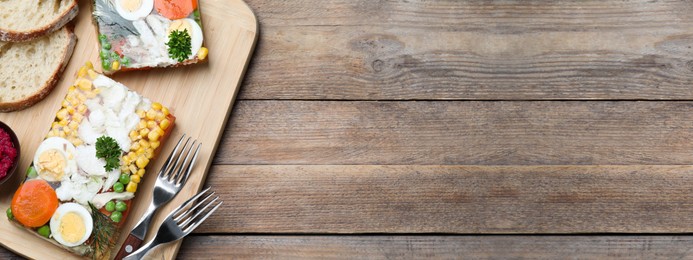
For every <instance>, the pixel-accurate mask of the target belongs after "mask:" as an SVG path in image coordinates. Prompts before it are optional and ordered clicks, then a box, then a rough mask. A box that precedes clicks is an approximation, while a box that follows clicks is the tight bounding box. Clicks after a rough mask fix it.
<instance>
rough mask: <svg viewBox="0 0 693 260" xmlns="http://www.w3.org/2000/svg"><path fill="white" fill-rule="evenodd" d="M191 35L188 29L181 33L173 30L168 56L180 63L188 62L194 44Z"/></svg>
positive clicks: (170, 35)
mask: <svg viewBox="0 0 693 260" xmlns="http://www.w3.org/2000/svg"><path fill="white" fill-rule="evenodd" d="M190 41H191V39H190V34H189V33H188V29H185V30H182V31H179V30H173V31H171V34H169V35H168V42H167V43H166V45H167V46H168V56H169V57H171V58H172V59H174V60H178V62H182V61H184V60H187V59H188V57H189V56H190V55H191V54H192V44H191V43H190Z"/></svg>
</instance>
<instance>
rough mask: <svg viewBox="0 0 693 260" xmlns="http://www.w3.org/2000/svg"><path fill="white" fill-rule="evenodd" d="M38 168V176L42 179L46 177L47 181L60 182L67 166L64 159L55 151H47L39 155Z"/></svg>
mask: <svg viewBox="0 0 693 260" xmlns="http://www.w3.org/2000/svg"><path fill="white" fill-rule="evenodd" d="M38 163H39V167H40V168H41V169H42V170H41V171H40V174H41V175H42V177H44V175H47V176H46V177H49V179H53V180H60V179H62V177H63V173H64V172H65V165H66V164H67V162H66V160H65V157H64V156H63V154H62V153H60V151H58V150H56V149H50V150H47V151H45V152H43V153H41V155H39V160H38Z"/></svg>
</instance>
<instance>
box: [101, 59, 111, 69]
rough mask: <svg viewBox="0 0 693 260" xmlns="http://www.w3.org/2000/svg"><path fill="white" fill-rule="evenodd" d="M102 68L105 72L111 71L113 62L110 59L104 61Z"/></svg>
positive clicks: (102, 61)
mask: <svg viewBox="0 0 693 260" xmlns="http://www.w3.org/2000/svg"><path fill="white" fill-rule="evenodd" d="M101 67H103V69H104V70H111V62H110V61H108V59H102V60H101Z"/></svg>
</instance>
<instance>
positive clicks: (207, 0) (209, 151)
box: [0, 0, 258, 259]
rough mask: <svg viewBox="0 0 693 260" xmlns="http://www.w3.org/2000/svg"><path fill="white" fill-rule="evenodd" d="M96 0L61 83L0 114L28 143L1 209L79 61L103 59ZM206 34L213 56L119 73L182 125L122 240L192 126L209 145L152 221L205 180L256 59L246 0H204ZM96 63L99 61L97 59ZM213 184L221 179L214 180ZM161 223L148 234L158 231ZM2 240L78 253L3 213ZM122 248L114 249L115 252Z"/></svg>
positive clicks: (166, 254)
mask: <svg viewBox="0 0 693 260" xmlns="http://www.w3.org/2000/svg"><path fill="white" fill-rule="evenodd" d="M90 4H91V1H88V0H81V1H80V5H79V9H80V13H79V15H78V16H77V18H76V19H75V21H73V23H74V24H75V33H76V34H77V37H78V38H79V39H78V42H77V46H76V47H75V51H74V54H73V55H72V59H71V60H70V62H69V65H68V66H67V68H66V69H65V72H64V74H63V78H62V79H61V80H60V82H59V83H58V86H57V87H56V89H55V90H53V92H52V93H51V94H50V95H49V96H48V97H47V98H45V99H44V100H43V101H41V102H39V103H38V104H36V105H34V106H33V107H30V108H28V109H25V110H22V111H18V112H12V113H2V114H0V121H3V122H5V123H6V124H8V125H9V126H10V127H11V128H12V129H13V130H14V131H15V132H16V134H17V136H18V137H19V140H20V146H21V153H22V154H21V159H20V165H19V168H18V169H17V171H18V172H17V173H15V175H14V176H13V177H12V179H10V180H8V181H7V182H6V183H5V184H3V185H2V186H0V209H1V210H2V212H4V211H5V210H6V209H7V208H8V207H9V203H10V200H11V199H12V195H13V193H14V191H15V190H16V189H17V186H18V185H19V183H20V180H22V179H23V178H24V172H25V170H26V168H27V167H28V166H29V164H30V162H31V158H32V157H33V153H34V151H35V150H36V148H37V147H38V145H39V143H40V141H41V140H42V139H43V137H44V136H45V135H46V133H47V132H48V129H49V128H50V123H51V122H52V121H53V120H52V119H53V117H54V116H55V112H57V111H58V109H59V108H60V102H61V101H62V99H63V97H64V96H65V93H66V92H67V88H68V87H69V86H70V85H71V84H72V83H73V82H74V80H75V74H76V73H77V70H78V69H79V67H81V66H82V65H83V64H84V63H85V62H86V61H91V62H92V63H94V64H100V63H99V62H98V46H97V43H96V36H95V34H96V31H95V28H94V26H93V24H92V22H91V14H90V11H91V8H90V6H89V5H90ZM200 5H201V11H202V23H203V26H204V37H205V39H204V42H205V46H206V47H207V48H209V62H208V63H207V64H198V65H191V66H187V67H183V68H177V69H155V70H150V71H138V72H123V73H120V74H116V75H115V76H114V77H113V78H114V79H115V80H117V81H119V82H122V83H123V84H125V85H126V86H128V87H129V88H130V89H133V90H135V91H137V92H138V93H140V94H142V95H144V96H145V97H148V98H150V99H152V100H155V101H159V102H161V103H162V104H164V105H166V106H168V107H169V108H171V111H172V113H173V114H174V115H175V116H176V118H177V119H176V125H175V128H174V131H173V134H172V136H171V137H170V138H169V140H167V142H166V144H165V145H164V147H163V149H162V151H161V153H160V154H159V156H158V158H157V159H156V160H155V161H154V162H153V163H152V164H150V165H149V168H148V170H147V172H148V174H146V175H145V178H144V180H143V182H142V183H141V184H140V189H139V190H138V192H137V195H136V196H137V197H136V198H135V201H134V206H133V207H132V211H131V215H130V216H129V217H128V219H127V221H126V222H125V226H124V229H123V231H124V233H123V234H121V238H120V240H119V242H118V245H117V248H120V245H121V244H122V242H123V240H124V239H125V237H126V236H127V233H128V232H129V231H130V230H131V229H132V227H133V226H134V225H135V224H136V222H137V221H138V220H139V218H140V216H141V215H142V214H143V213H144V211H145V209H146V207H147V206H148V205H149V202H150V201H151V192H150V191H151V190H152V187H153V186H154V181H155V178H156V174H154V173H156V172H158V169H160V168H161V165H162V164H163V159H162V157H163V158H165V157H166V156H167V155H168V154H169V153H170V152H171V150H173V147H174V146H175V143H176V141H177V139H178V137H179V136H181V135H182V134H183V133H185V134H188V135H190V136H192V137H194V138H197V140H198V141H200V142H202V149H201V151H200V156H199V158H198V161H197V165H196V167H195V169H194V170H193V172H192V173H191V177H190V179H189V180H188V183H187V184H186V186H185V187H184V189H183V190H182V191H181V192H180V193H179V194H178V196H176V198H175V199H174V200H172V201H171V202H170V203H168V205H167V206H166V207H164V208H162V209H160V210H159V212H158V213H157V215H156V218H155V219H154V221H153V223H152V225H151V227H153V229H155V228H156V227H158V226H159V224H160V223H161V221H162V219H163V218H164V217H165V216H166V215H167V214H168V213H169V212H170V211H171V210H172V209H173V208H175V207H176V206H178V205H180V204H181V203H182V202H183V201H185V200H186V199H187V198H189V197H191V196H192V195H193V194H195V193H196V192H197V191H199V190H200V189H201V188H202V185H203V184H204V181H205V177H206V173H207V170H208V168H209V166H210V165H211V162H212V158H213V156H214V153H215V151H216V148H217V143H218V141H219V138H220V136H221V134H222V133H223V129H224V127H225V125H226V120H227V118H228V116H229V113H230V111H231V107H232V105H233V101H234V99H235V97H236V93H237V92H238V88H239V86H240V83H241V80H242V78H243V75H244V73H245V69H246V67H247V65H248V61H249V60H250V57H251V54H252V52H253V48H254V46H255V41H256V39H257V32H258V30H257V29H258V28H257V26H258V25H257V20H256V19H255V15H254V14H253V12H252V10H250V8H249V7H248V6H247V5H246V4H245V3H244V2H243V1H242V0H201V1H200ZM95 67H97V66H95ZM213 188H214V187H213ZM153 233H154V231H152V230H151V229H150V234H149V235H148V236H147V238H146V239H145V241H147V240H149V239H151V238H152V237H153ZM0 234H2V235H1V236H0V244H2V246H4V247H5V248H7V249H9V250H12V251H14V252H16V253H18V254H21V255H23V256H26V257H29V258H37V259H65V258H68V257H74V255H72V254H71V253H69V252H67V251H65V250H63V249H61V248H58V247H56V246H54V245H52V244H50V243H49V242H47V241H43V240H41V239H39V238H37V237H35V236H34V235H33V234H30V233H29V232H27V231H25V230H23V229H19V228H17V227H15V226H14V225H12V224H11V223H9V222H8V220H7V218H6V217H5V216H4V213H3V215H2V216H1V217H0ZM179 246H180V241H179V242H177V243H171V244H167V245H164V246H161V247H159V248H158V250H155V251H154V252H153V254H150V255H149V256H148V257H147V258H149V257H152V258H156V259H161V258H162V257H163V258H165V259H171V258H174V257H175V255H176V253H177V252H178V248H179ZM114 254H115V252H114Z"/></svg>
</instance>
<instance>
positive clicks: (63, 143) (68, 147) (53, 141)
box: [34, 137, 77, 182]
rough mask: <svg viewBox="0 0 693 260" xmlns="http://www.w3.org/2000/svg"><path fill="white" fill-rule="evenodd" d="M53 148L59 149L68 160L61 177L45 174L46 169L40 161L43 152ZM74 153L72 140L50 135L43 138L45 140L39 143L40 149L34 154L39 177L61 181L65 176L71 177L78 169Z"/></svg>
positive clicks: (51, 180)
mask: <svg viewBox="0 0 693 260" xmlns="http://www.w3.org/2000/svg"><path fill="white" fill-rule="evenodd" d="M52 149H55V150H57V151H58V153H59V154H60V155H61V156H62V157H63V159H65V162H66V165H65V167H64V168H63V170H64V172H63V176H62V178H59V179H57V178H53V177H52V176H50V175H47V174H45V173H46V171H45V169H43V167H41V164H40V163H39V157H40V156H41V154H43V153H44V152H46V151H48V150H52ZM74 155H75V146H74V145H72V143H70V141H68V140H67V139H65V138H61V137H50V138H48V139H46V140H43V142H41V144H40V145H39V147H38V149H36V154H34V168H35V169H36V172H37V173H38V175H39V177H41V178H42V179H44V180H46V181H50V182H56V181H61V180H62V179H63V178H67V177H70V175H72V173H74V172H76V171H77V163H76V162H75V160H74Z"/></svg>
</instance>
